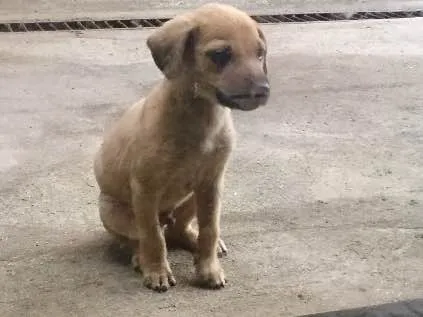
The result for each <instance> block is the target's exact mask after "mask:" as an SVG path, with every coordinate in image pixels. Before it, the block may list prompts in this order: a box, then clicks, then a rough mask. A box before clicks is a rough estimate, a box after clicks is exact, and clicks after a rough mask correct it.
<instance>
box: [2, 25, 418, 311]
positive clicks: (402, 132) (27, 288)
mask: <svg viewBox="0 0 423 317" xmlns="http://www.w3.org/2000/svg"><path fill="white" fill-rule="evenodd" d="M421 29H423V20H421V19H410V20H395V21H394V20H391V21H378V22H372V21H367V22H342V23H318V24H290V25H274V26H265V27H264V30H265V33H266V35H267V37H268V41H269V46H270V58H269V69H270V76H271V82H272V87H273V93H272V98H271V100H270V103H269V105H268V106H267V107H265V108H263V109H260V110H257V111H255V112H250V113H240V112H235V113H234V117H235V124H236V128H237V130H238V133H239V141H238V142H239V143H238V146H237V148H236V151H235V154H234V158H233V161H232V164H231V166H230V169H229V173H228V178H227V187H226V191H225V196H224V210H223V218H222V234H223V237H224V239H225V241H226V243H227V245H228V246H229V248H230V254H229V255H228V257H227V258H225V259H224V260H223V266H224V267H225V269H226V271H227V275H228V278H229V280H230V284H229V285H228V287H227V288H225V289H224V290H221V291H205V290H199V289H197V288H194V287H193V286H191V281H192V277H193V269H192V265H191V264H192V259H191V257H190V255H189V254H187V253H185V252H182V251H175V252H171V253H170V256H169V258H170V262H171V265H172V267H173V269H174V273H175V275H176V278H177V279H178V282H179V284H178V286H177V287H176V288H173V289H172V290H171V291H170V292H168V293H166V294H155V293H153V292H151V291H149V290H146V289H144V288H143V287H142V285H141V279H140V277H139V275H138V274H137V273H135V272H133V271H132V270H131V269H130V267H129V264H128V262H127V260H128V259H127V258H126V257H125V255H124V254H121V253H119V252H118V251H117V250H116V248H115V247H114V246H113V245H112V244H111V240H110V239H109V237H108V236H107V234H106V233H105V232H104V230H103V228H102V226H101V224H100V222H99V219H98V215H97V207H96V199H97V193H98V189H97V188H96V185H95V181H94V178H93V173H92V168H91V166H92V156H93V154H94V152H95V151H96V150H97V147H98V146H99V144H100V142H101V136H102V132H103V128H104V127H105V126H106V125H107V124H108V123H109V122H110V121H111V120H112V119H113V118H115V117H116V116H117V115H118V114H119V113H120V112H121V111H122V110H123V109H124V108H125V107H126V106H128V105H130V103H132V102H134V101H135V100H137V99H138V98H140V97H141V96H142V95H143V94H144V93H145V92H146V91H147V89H149V88H150V87H151V86H152V85H153V84H154V83H155V82H156V81H157V80H158V79H159V78H160V74H159V72H158V70H157V69H156V68H155V66H154V64H153V62H152V60H151V57H150V55H149V53H148V51H147V49H146V46H145V39H146V37H147V36H148V34H149V32H150V31H148V30H137V31H90V32H77V33H71V32H54V33H49V32H44V33H31V34H28V33H26V34H1V35H0V47H1V50H0V60H1V63H0V74H1V76H0V111H1V116H0V191H1V196H0V285H1V287H0V316H2V317H12V316H13V317H15V316H31V317H35V316H40V317H41V316H42V317H47V316H54V317H61V316H66V317H69V316H119V315H120V316H211V315H212V316H236V315H237V314H239V313H240V312H241V311H245V312H244V313H242V315H243V316H264V315H267V316H294V315H301V314H310V313H317V312H322V311H329V310H339V309H345V308H353V307H358V306H363V305H370V304H372V305H374V304H379V303H386V302H391V301H395V300H406V299H413V298H419V297H420V298H421V297H422V296H423V266H422V261H423V208H422V205H423V181H422V175H423V126H422V124H421V122H422V120H423V106H422V105H423V80H422V72H421V70H422V69H423V38H422V34H421V32H417V31H416V30H421Z"/></svg>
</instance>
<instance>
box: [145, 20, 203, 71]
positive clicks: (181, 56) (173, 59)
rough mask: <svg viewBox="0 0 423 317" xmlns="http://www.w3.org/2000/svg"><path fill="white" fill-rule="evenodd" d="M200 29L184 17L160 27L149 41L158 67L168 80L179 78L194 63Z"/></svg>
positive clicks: (149, 46)
mask: <svg viewBox="0 0 423 317" xmlns="http://www.w3.org/2000/svg"><path fill="white" fill-rule="evenodd" d="M197 33H198V28H197V27H195V26H194V25H193V23H191V22H190V20H189V19H187V18H184V17H176V18H174V19H172V20H170V21H168V22H166V23H164V24H163V25H162V26H161V27H159V28H158V29H157V30H156V31H155V32H154V33H153V34H152V35H151V36H150V37H149V38H148V39H147V46H148V48H149V49H150V51H151V55H152V56H153V60H154V62H155V63H156V65H157V67H158V68H159V69H160V70H161V71H162V72H163V74H164V75H165V76H166V77H167V78H168V79H171V78H174V77H176V76H178V75H179V74H180V73H181V72H183V70H184V69H185V68H186V67H187V66H188V65H190V64H192V63H194V58H195V54H194V53H195V41H196V35H197Z"/></svg>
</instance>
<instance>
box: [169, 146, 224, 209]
mask: <svg viewBox="0 0 423 317" xmlns="http://www.w3.org/2000/svg"><path fill="white" fill-rule="evenodd" d="M179 150H183V151H182V152H180V153H179V154H180V155H178V157H179V158H178V159H177V160H176V161H175V162H174V166H173V168H172V169H171V173H170V174H169V175H168V178H167V186H166V193H165V196H164V200H165V201H166V203H168V204H171V205H173V206H174V205H175V204H176V205H177V204H179V201H180V200H184V199H185V197H187V196H188V195H190V193H192V192H193V191H195V190H196V188H197V187H198V186H199V185H200V184H201V183H203V182H205V181H208V180H212V179H213V178H214V177H216V176H217V175H218V174H220V173H221V171H222V169H223V167H224V166H225V164H226V161H227V159H228V156H229V154H230V150H231V143H230V140H222V139H215V140H207V141H205V142H203V143H201V144H197V145H196V146H191V147H186V148H179ZM169 207H170V206H169Z"/></svg>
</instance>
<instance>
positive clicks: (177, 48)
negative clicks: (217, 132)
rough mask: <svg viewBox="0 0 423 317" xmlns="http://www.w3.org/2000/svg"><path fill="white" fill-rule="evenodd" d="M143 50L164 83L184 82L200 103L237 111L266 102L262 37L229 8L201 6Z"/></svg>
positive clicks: (166, 28)
mask: <svg viewBox="0 0 423 317" xmlns="http://www.w3.org/2000/svg"><path fill="white" fill-rule="evenodd" d="M147 46H148V47H149V49H150V51H151V53H152V56H153V59H154V61H155V63H156V65H157V67H158V68H159V69H160V70H161V71H162V72H163V73H164V75H165V76H166V77H167V78H168V79H169V80H178V79H181V78H182V77H184V78H190V80H192V84H194V83H195V84H196V85H197V87H198V91H197V93H198V94H200V95H201V96H202V97H204V98H208V99H211V100H212V101H213V102H217V103H219V104H221V105H223V106H226V107H229V108H234V109H241V110H253V109H256V108H257V107H258V106H260V105H264V104H266V103H267V100H268V97H269V92H270V86H269V81H268V78H267V65H266V53H267V46H266V39H265V36H264V34H263V32H262V31H261V30H260V28H259V26H258V24H257V23H256V22H255V21H254V20H253V19H251V18H250V17H249V16H248V15H247V14H246V13H244V12H242V11H240V10H238V9H236V8H234V7H232V6H229V5H222V4H207V5H204V6H202V7H200V8H199V9H197V10H194V11H191V12H189V13H186V14H184V15H180V16H178V17H176V18H174V19H172V20H170V21H168V22H166V23H165V24H163V25H162V26H161V27H160V28H158V29H157V30H156V31H155V33H153V34H152V35H151V36H150V37H149V38H148V39H147Z"/></svg>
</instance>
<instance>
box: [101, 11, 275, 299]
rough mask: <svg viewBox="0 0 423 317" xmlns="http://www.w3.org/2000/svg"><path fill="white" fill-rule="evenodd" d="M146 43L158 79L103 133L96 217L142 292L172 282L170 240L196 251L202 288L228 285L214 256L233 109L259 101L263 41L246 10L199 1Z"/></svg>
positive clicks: (264, 94) (263, 87)
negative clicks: (129, 248)
mask: <svg viewBox="0 0 423 317" xmlns="http://www.w3.org/2000/svg"><path fill="white" fill-rule="evenodd" d="M147 46H148V47H149V49H150V51H151V54H152V56H153V59H154V61H155V63H156V65H157V67H158V68H159V69H160V70H161V71H162V72H163V73H164V75H165V79H164V80H163V81H162V82H160V83H159V84H158V85H157V86H156V87H155V88H154V89H153V90H152V91H151V92H150V93H149V94H148V96H147V97H146V98H145V99H143V100H141V101H139V102H138V103H136V104H135V105H134V106H132V107H131V108H130V109H128V110H127V111H126V113H125V114H124V115H123V117H122V118H121V119H120V120H119V121H118V122H117V123H116V125H115V126H113V127H112V129H111V131H110V132H109V133H108V135H107V136H106V137H105V140H104V143H103V145H102V147H101V149H100V151H99V153H98V154H97V156H96V159H95V165H94V169H95V175H96V179H97V182H98V184H99V186H100V190H101V193H100V198H99V209H100V216H101V219H102V221H103V224H104V226H105V228H106V229H107V230H108V231H109V232H110V233H112V234H113V235H114V236H116V237H117V238H118V239H120V240H122V241H123V240H127V241H130V242H132V244H133V245H134V246H135V247H134V254H135V256H136V257H137V260H138V263H139V266H140V268H141V270H142V271H143V275H144V284H145V285H146V286H147V287H149V288H152V289H154V290H156V291H166V290H167V289H168V288H169V286H172V285H175V283H176V282H175V278H174V277H173V274H172V271H171V269H170V267H169V263H168V261H167V252H166V244H168V245H169V244H173V245H176V246H180V247H183V248H186V249H189V250H191V251H193V252H194V254H195V267H196V274H197V278H198V280H199V281H200V282H201V283H202V284H203V285H204V286H206V287H210V288H220V287H223V286H224V285H225V283H226V281H225V275H224V273H223V270H222V268H221V266H220V263H219V259H218V256H217V252H216V251H217V250H218V247H219V241H220V240H219V219H220V206H221V194H222V190H223V178H224V172H225V168H226V165H227V161H228V158H229V155H230V153H231V149H232V147H233V143H234V129H233V125H232V118H231V109H240V110H253V109H255V108H257V107H258V106H260V105H264V104H265V103H266V102H267V99H268V95H269V83H268V80H267V75H266V73H267V69H266V60H265V59H266V42H265V38H264V35H263V33H262V32H261V30H260V29H259V26H258V24H257V23H256V22H255V21H254V20H252V19H251V18H250V17H249V16H248V15H247V14H246V13H243V12H241V11H239V10H238V9H235V8H234V7H231V6H228V5H219V4H207V5H204V6H202V7H200V8H198V9H196V10H193V11H191V12H189V13H186V14H183V15H181V16H178V17H176V18H174V19H172V20H170V21H169V22H167V23H165V24H164V25H163V26H161V27H160V28H158V29H157V30H156V31H155V32H154V33H153V34H152V35H151V36H150V37H149V38H148V40H147ZM172 215H173V216H172ZM172 217H174V218H175V221H174V222H172V221H167V220H169V219H171V218H172ZM194 217H197V221H198V228H199V230H198V232H197V231H196V230H194V229H193V228H192V225H191V223H192V221H193V219H194ZM164 223H167V228H166V230H165V231H164V230H163V229H162V227H163V225H164ZM220 247H221V251H225V247H224V244H223V243H221V245H220Z"/></svg>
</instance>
